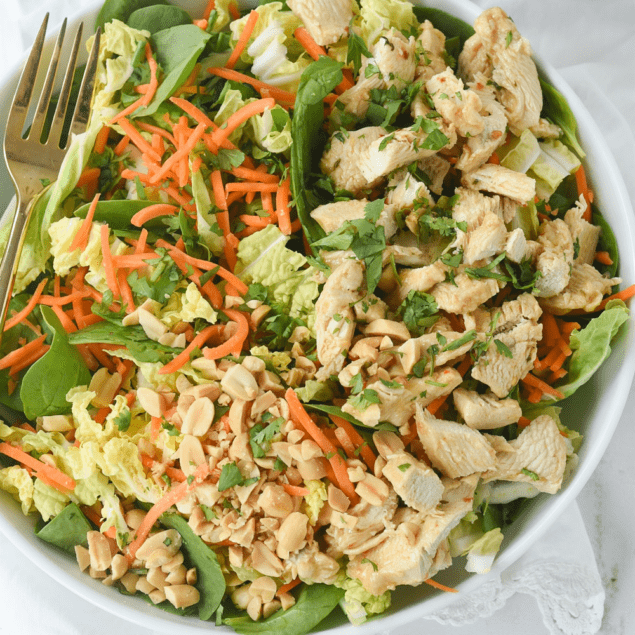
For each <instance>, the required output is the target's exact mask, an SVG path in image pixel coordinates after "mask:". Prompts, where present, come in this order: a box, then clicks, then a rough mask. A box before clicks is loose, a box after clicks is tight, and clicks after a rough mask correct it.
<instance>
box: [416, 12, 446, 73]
mask: <svg viewBox="0 0 635 635" xmlns="http://www.w3.org/2000/svg"><path fill="white" fill-rule="evenodd" d="M417 52H418V53H419V61H418V63H417V69H416V71H415V76H414V81H416V82H419V81H422V82H426V81H427V80H429V79H430V78H431V77H432V76H433V75H436V74H437V73H442V72H443V71H444V70H445V69H446V67H447V63H446V61H445V35H443V33H441V31H439V30H438V29H435V28H434V26H432V22H430V20H426V21H425V22H424V23H423V24H422V25H421V32H420V33H419V37H418V38H417Z"/></svg>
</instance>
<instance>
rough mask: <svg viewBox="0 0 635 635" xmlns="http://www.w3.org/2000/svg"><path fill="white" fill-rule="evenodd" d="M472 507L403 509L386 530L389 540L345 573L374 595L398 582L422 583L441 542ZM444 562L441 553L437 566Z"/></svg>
mask: <svg viewBox="0 0 635 635" xmlns="http://www.w3.org/2000/svg"><path fill="white" fill-rule="evenodd" d="M471 509H472V503H471V502H469V503H466V502H464V501H460V502H456V503H449V504H443V505H439V506H438V507H437V509H436V510H435V511H433V512H432V513H430V514H427V515H425V516H424V514H421V513H417V512H414V511H413V510H411V509H408V508H404V509H400V510H399V511H398V512H397V513H396V514H395V519H394V520H395V523H394V524H395V526H396V527H395V528H394V529H393V528H390V529H386V531H385V532H384V533H385V534H386V540H384V541H383V542H382V543H381V544H379V545H378V546H376V547H374V548H372V549H369V550H368V551H365V552H363V553H360V554H359V555H358V556H356V557H355V558H353V559H352V560H351V561H350V562H349V564H348V567H347V569H346V572H347V573H348V575H349V576H351V577H354V578H357V579H358V580H360V581H361V583H362V584H363V585H364V588H365V589H366V590H367V591H368V592H369V593H372V594H374V595H380V594H381V593H384V592H385V591H387V590H389V589H391V590H392V589H394V588H396V586H397V585H402V584H408V585H411V586H417V585H419V584H421V583H422V582H423V581H424V580H426V579H427V578H428V577H430V571H431V567H432V566H433V562H434V559H435V557H436V554H437V551H438V550H439V547H440V545H441V544H442V543H443V541H444V540H445V539H446V538H447V536H448V534H449V533H450V531H451V530H452V529H454V527H456V525H458V524H459V522H460V520H461V518H463V516H465V514H467V513H468V512H469V511H470V510H471ZM443 562H445V558H444V557H443V556H442V555H441V556H440V557H439V559H438V561H437V565H436V566H443ZM373 565H375V566H373Z"/></svg>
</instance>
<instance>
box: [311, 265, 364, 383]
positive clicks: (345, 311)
mask: <svg viewBox="0 0 635 635" xmlns="http://www.w3.org/2000/svg"><path fill="white" fill-rule="evenodd" d="M363 281H364V266H363V265H362V263H361V262H359V261H357V260H346V261H344V262H343V263H342V264H341V265H340V266H339V267H338V268H337V269H335V270H334V271H333V272H332V274H331V275H330V277H329V278H328V280H327V281H326V284H325V285H324V289H323V290H322V293H321V294H320V297H319V298H318V299H317V302H316V303H315V312H316V318H315V333H316V343H317V356H318V359H319V360H320V363H321V364H322V367H321V368H320V370H319V371H318V373H317V375H316V378H317V379H318V381H323V380H324V379H326V378H328V377H329V376H330V375H332V374H334V373H335V374H337V373H338V372H339V371H340V370H342V368H343V366H344V362H345V361H346V357H345V355H343V354H342V353H345V352H346V351H348V349H349V348H350V346H351V342H352V340H353V333H354V332H355V314H354V312H353V309H352V308H351V306H352V305H353V304H355V302H357V301H358V300H361V299H362V297H363V295H364V294H363V291H362V289H361V287H362V284H363ZM336 317H338V318H339V319H336Z"/></svg>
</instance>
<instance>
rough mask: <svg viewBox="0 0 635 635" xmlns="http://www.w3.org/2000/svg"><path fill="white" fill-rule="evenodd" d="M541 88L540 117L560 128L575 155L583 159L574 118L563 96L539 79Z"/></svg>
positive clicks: (583, 155)
mask: <svg viewBox="0 0 635 635" xmlns="http://www.w3.org/2000/svg"><path fill="white" fill-rule="evenodd" d="M540 86H541V88H542V96H543V106H542V116H543V117H547V118H548V119H551V121H553V122H554V123H555V124H557V125H558V126H560V128H562V134H563V135H564V138H565V139H566V141H567V143H568V144H569V145H570V146H571V147H572V148H573V149H574V150H575V152H576V153H577V155H578V156H579V157H580V158H581V159H584V157H585V154H584V150H583V149H582V147H581V146H580V144H579V143H578V138H577V130H578V124H577V122H576V120H575V116H574V114H573V112H572V111H571V108H570V107H569V104H568V103H567V100H566V99H565V98H564V96H563V95H562V94H561V93H560V92H559V91H558V90H556V89H555V88H554V87H553V86H552V85H551V84H549V83H548V82H546V81H545V80H544V79H542V78H541V79H540Z"/></svg>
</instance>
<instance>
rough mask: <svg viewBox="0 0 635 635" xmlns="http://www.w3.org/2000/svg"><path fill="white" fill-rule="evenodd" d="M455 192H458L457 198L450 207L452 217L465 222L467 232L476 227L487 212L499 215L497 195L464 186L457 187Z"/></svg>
mask: <svg viewBox="0 0 635 635" xmlns="http://www.w3.org/2000/svg"><path fill="white" fill-rule="evenodd" d="M455 194H458V196H459V200H458V201H457V202H456V203H455V205H454V207H453V208H452V218H453V219H454V220H455V221H457V223H459V222H461V223H467V231H468V232H470V231H473V230H475V229H477V228H478V227H479V225H480V224H481V223H482V222H483V219H484V218H485V216H486V215H487V214H492V213H493V214H496V215H498V216H500V213H499V212H500V199H499V197H498V196H486V195H485V194H481V193H480V192H477V191H476V190H471V189H468V188H466V187H457V188H456V190H455Z"/></svg>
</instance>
